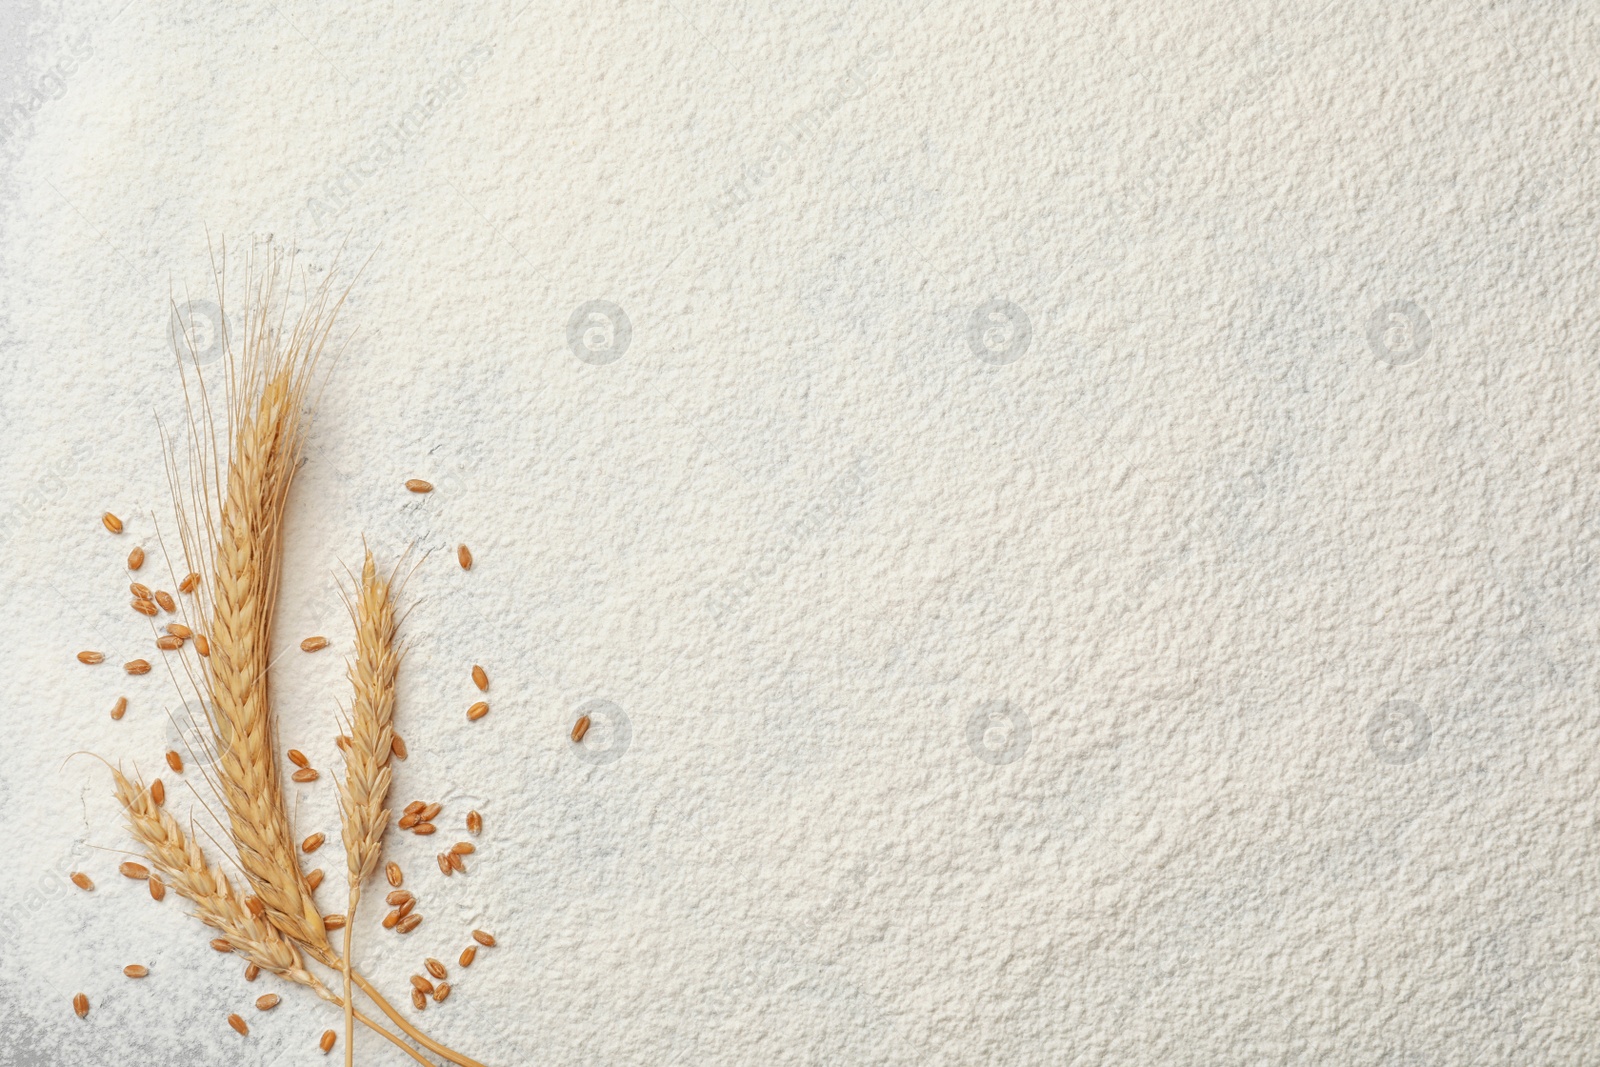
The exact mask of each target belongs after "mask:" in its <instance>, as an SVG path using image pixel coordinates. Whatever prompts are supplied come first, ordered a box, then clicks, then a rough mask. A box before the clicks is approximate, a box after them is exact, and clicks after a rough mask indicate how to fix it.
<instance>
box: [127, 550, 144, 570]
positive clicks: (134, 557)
mask: <svg viewBox="0 0 1600 1067" xmlns="http://www.w3.org/2000/svg"><path fill="white" fill-rule="evenodd" d="M143 566H144V549H142V548H140V547H139V546H138V545H134V546H133V551H132V552H129V553H128V569H129V570H130V571H136V570H138V569H139V568H140V567H143Z"/></svg>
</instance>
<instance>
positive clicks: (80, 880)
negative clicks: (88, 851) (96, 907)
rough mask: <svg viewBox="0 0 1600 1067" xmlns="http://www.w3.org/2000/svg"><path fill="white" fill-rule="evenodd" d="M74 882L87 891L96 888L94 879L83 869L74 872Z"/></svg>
mask: <svg viewBox="0 0 1600 1067" xmlns="http://www.w3.org/2000/svg"><path fill="white" fill-rule="evenodd" d="M72 884H73V885H75V886H77V887H78V888H79V889H81V890H83V891H84V892H86V893H87V892H90V891H91V890H93V889H94V881H93V880H92V879H91V878H90V877H89V876H88V875H87V874H84V873H83V872H82V871H73V872H72Z"/></svg>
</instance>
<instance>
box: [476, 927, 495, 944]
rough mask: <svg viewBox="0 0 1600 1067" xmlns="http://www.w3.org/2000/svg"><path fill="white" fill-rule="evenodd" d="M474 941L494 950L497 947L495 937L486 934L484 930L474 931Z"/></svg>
mask: <svg viewBox="0 0 1600 1067" xmlns="http://www.w3.org/2000/svg"><path fill="white" fill-rule="evenodd" d="M472 940H474V941H476V942H477V943H478V944H480V945H482V946H483V947H485V948H494V946H495V939H494V935H493V934H490V933H486V932H484V931H482V930H474V931H472Z"/></svg>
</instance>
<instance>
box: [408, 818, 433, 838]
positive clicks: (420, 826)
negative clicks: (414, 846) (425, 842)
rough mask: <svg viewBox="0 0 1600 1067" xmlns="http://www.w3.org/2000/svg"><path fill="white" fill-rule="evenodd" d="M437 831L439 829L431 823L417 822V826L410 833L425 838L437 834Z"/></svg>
mask: <svg viewBox="0 0 1600 1067" xmlns="http://www.w3.org/2000/svg"><path fill="white" fill-rule="evenodd" d="M438 829H439V828H438V827H437V826H435V825H433V823H431V822H419V823H417V825H415V826H413V827H412V828H411V832H412V833H414V834H416V835H417V836H418V837H427V836H428V835H429V834H431V833H435V832H437V831H438Z"/></svg>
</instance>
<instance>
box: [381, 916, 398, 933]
mask: <svg viewBox="0 0 1600 1067" xmlns="http://www.w3.org/2000/svg"><path fill="white" fill-rule="evenodd" d="M399 921H400V913H399V912H398V911H391V912H390V913H389V914H387V915H385V916H384V917H383V928H384V929H385V930H393V929H394V926H395V923H397V922H399Z"/></svg>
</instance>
